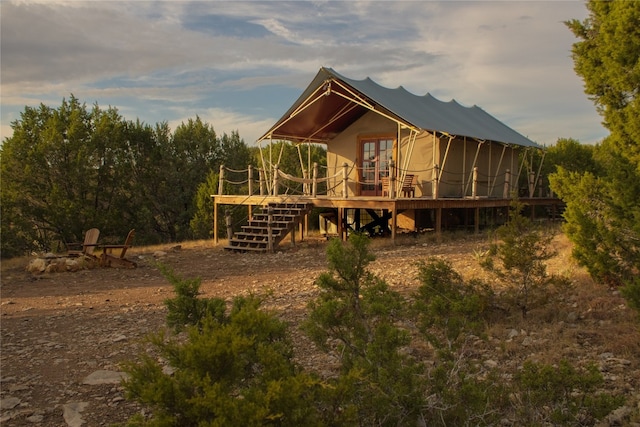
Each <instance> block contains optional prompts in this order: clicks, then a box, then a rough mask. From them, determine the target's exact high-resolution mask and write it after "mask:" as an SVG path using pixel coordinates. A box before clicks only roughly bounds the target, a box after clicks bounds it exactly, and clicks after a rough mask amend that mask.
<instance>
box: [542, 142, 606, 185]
mask: <svg viewBox="0 0 640 427" xmlns="http://www.w3.org/2000/svg"><path fill="white" fill-rule="evenodd" d="M543 167H544V168H546V169H545V173H544V174H543V175H545V176H548V175H549V174H550V173H553V172H557V170H558V168H560V167H561V168H562V169H563V170H565V171H569V172H591V173H594V174H597V173H598V164H597V162H596V161H595V159H594V146H593V145H584V144H580V142H579V141H577V140H575V139H572V138H559V139H558V141H557V142H556V144H555V145H552V146H551V147H549V148H547V150H546V155H545V160H544V166H543Z"/></svg>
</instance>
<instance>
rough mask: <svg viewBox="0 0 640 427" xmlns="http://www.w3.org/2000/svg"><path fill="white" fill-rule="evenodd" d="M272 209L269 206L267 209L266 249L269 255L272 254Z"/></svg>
mask: <svg viewBox="0 0 640 427" xmlns="http://www.w3.org/2000/svg"><path fill="white" fill-rule="evenodd" d="M272 227H273V208H272V207H271V206H269V207H268V208H267V248H268V250H269V252H270V253H273V230H272Z"/></svg>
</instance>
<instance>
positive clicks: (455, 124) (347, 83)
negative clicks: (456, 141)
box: [260, 67, 538, 147]
mask: <svg viewBox="0 0 640 427" xmlns="http://www.w3.org/2000/svg"><path fill="white" fill-rule="evenodd" d="M367 111H376V112H377V113H379V114H382V115H384V116H386V117H389V118H391V119H393V120H396V121H397V122H399V123H402V124H403V125H405V126H408V127H412V128H416V129H421V130H427V131H431V132H434V131H435V132H440V133H444V134H449V135H453V136H459V137H464V136H466V137H470V138H475V139H479V140H483V141H495V142H501V143H504V144H515V145H521V146H525V147H538V144H536V143H535V142H533V141H531V140H530V139H529V138H527V137H525V136H523V135H522V134H520V133H518V132H516V131H515V130H513V129H511V128H510V127H509V126H507V125H505V124H504V123H502V122H501V121H499V120H498V119H496V118H495V117H493V116H492V115H490V114H489V113H487V112H485V111H484V110H483V109H481V108H480V107H478V106H475V105H474V106H473V107H465V106H463V105H460V104H459V103H457V102H456V101H455V100H451V101H449V102H443V101H440V100H438V99H436V98H435V97H433V96H432V95H431V94H429V93H427V94H426V95H424V96H418V95H415V94H412V93H410V92H408V91H407V90H406V89H405V88H403V87H402V86H400V87H398V88H396V89H389V88H386V87H383V86H380V85H379V84H377V83H376V82H374V81H373V80H371V79H370V78H366V79H364V80H353V79H350V78H347V77H344V76H342V75H340V74H338V73H337V72H335V71H334V70H332V69H331V68H324V67H323V68H321V69H320V71H318V74H317V75H316V76H315V78H314V79H313V81H312V82H311V83H310V84H309V86H308V87H307V89H305V91H304V92H303V93H302V95H300V97H299V98H298V99H297V100H296V102H295V103H294V104H293V105H292V106H291V108H289V110H288V111H287V112H286V113H285V114H284V115H283V116H282V118H280V120H278V121H277V122H276V124H274V125H273V126H272V127H271V129H269V131H268V132H266V133H265V134H264V135H263V136H262V137H261V138H260V140H262V139H267V138H273V139H285V140H290V141H300V142H302V141H310V142H326V141H329V140H331V139H332V138H334V137H335V136H337V135H338V134H339V133H341V132H342V131H343V130H345V129H346V128H347V127H349V126H350V125H351V124H352V123H353V122H355V121H356V120H358V119H359V118H360V117H362V116H363V115H364V114H365V113H366V112H367Z"/></svg>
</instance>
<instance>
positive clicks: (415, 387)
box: [304, 234, 425, 426]
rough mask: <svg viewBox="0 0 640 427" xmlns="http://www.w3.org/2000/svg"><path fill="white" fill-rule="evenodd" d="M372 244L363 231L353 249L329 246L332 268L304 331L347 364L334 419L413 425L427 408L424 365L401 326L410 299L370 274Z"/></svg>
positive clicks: (334, 398) (334, 400)
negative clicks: (413, 355) (408, 348)
mask: <svg viewBox="0 0 640 427" xmlns="http://www.w3.org/2000/svg"><path fill="white" fill-rule="evenodd" d="M369 243H370V241H369V239H368V238H367V237H366V236H364V235H360V234H355V235H352V236H351V237H350V238H349V241H348V243H347V244H343V243H342V242H341V241H340V240H333V241H331V242H330V244H329V247H328V249H327V259H328V262H329V269H330V271H329V272H327V273H323V274H322V275H320V277H319V278H318V280H317V282H316V283H317V285H318V287H319V288H320V296H319V297H318V298H317V299H316V300H315V301H312V302H311V303H310V304H309V309H310V313H309V318H308V319H307V321H306V322H305V324H304V329H305V331H306V332H307V333H308V334H309V336H310V337H311V338H312V339H313V341H314V342H315V343H316V344H318V345H319V346H320V348H322V349H324V350H325V351H332V352H334V353H335V354H338V355H339V357H340V360H341V375H340V377H339V378H337V379H336V380H335V381H334V382H333V383H332V386H333V387H334V392H333V393H332V394H331V395H329V396H328V402H329V407H331V408H334V410H335V409H337V408H338V407H339V411H338V412H334V413H333V416H334V417H335V418H334V422H337V424H338V425H345V424H347V425H367V426H368V425H380V426H385V425H389V426H398V425H411V426H414V425H415V424H416V422H417V420H418V419H419V417H420V413H421V410H422V408H423V406H424V396H425V393H424V389H425V381H424V378H423V376H422V375H423V370H424V368H423V366H422V365H421V364H419V363H417V362H416V361H415V360H413V359H412V358H411V357H409V356H408V355H407V354H406V353H405V352H403V351H402V349H403V348H404V347H406V346H407V345H408V344H409V343H410V334H409V332H408V331H407V330H405V329H402V328H400V327H398V326H397V323H398V322H399V320H400V319H401V315H402V311H403V306H404V305H405V301H404V300H403V298H402V297H401V296H400V295H399V294H398V293H397V292H394V291H392V290H391V289H389V286H388V285H387V284H386V283H385V282H384V281H383V280H381V279H379V278H377V277H375V276H373V275H372V274H371V273H369V272H368V271H367V266H368V264H369V263H370V262H371V261H373V260H374V259H375V257H374V255H373V254H372V253H370V252H369V250H368V246H369ZM338 405H339V406H338Z"/></svg>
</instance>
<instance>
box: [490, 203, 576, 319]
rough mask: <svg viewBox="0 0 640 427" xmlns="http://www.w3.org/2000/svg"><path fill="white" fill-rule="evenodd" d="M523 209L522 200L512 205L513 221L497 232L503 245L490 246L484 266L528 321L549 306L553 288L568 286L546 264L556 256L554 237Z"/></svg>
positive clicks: (510, 218)
mask: <svg viewBox="0 0 640 427" xmlns="http://www.w3.org/2000/svg"><path fill="white" fill-rule="evenodd" d="M522 209H523V205H522V203H520V202H519V201H518V200H514V201H513V202H512V204H511V206H510V209H509V221H508V222H507V223H506V224H505V225H502V226H500V227H499V228H498V229H497V230H496V235H497V237H498V239H499V241H497V242H496V243H493V244H491V245H490V247H489V250H488V251H487V252H486V253H485V254H484V256H482V257H481V260H480V265H481V266H482V267H483V268H484V269H486V270H487V271H489V272H491V273H493V275H494V276H495V278H496V279H497V280H498V281H499V282H500V283H501V284H502V285H503V288H504V289H505V292H504V293H503V296H505V297H506V299H507V301H508V302H509V304H510V305H513V306H516V307H518V308H519V309H520V312H521V313H522V317H523V318H526V317H527V313H528V312H529V310H531V309H532V308H535V307H538V306H541V305H544V304H545V303H546V301H547V299H548V297H549V294H550V290H551V287H552V286H553V285H558V286H566V285H567V282H566V280H564V279H563V278H561V277H559V276H556V275H549V274H547V266H546V261H547V260H549V259H550V258H552V257H553V256H554V255H555V251H554V250H553V249H552V248H551V241H552V240H553V234H551V233H549V232H546V231H544V230H542V229H540V228H539V227H538V226H536V225H535V224H533V223H532V222H531V221H530V220H529V219H528V218H525V217H524V216H522V215H520V212H521V211H522Z"/></svg>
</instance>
